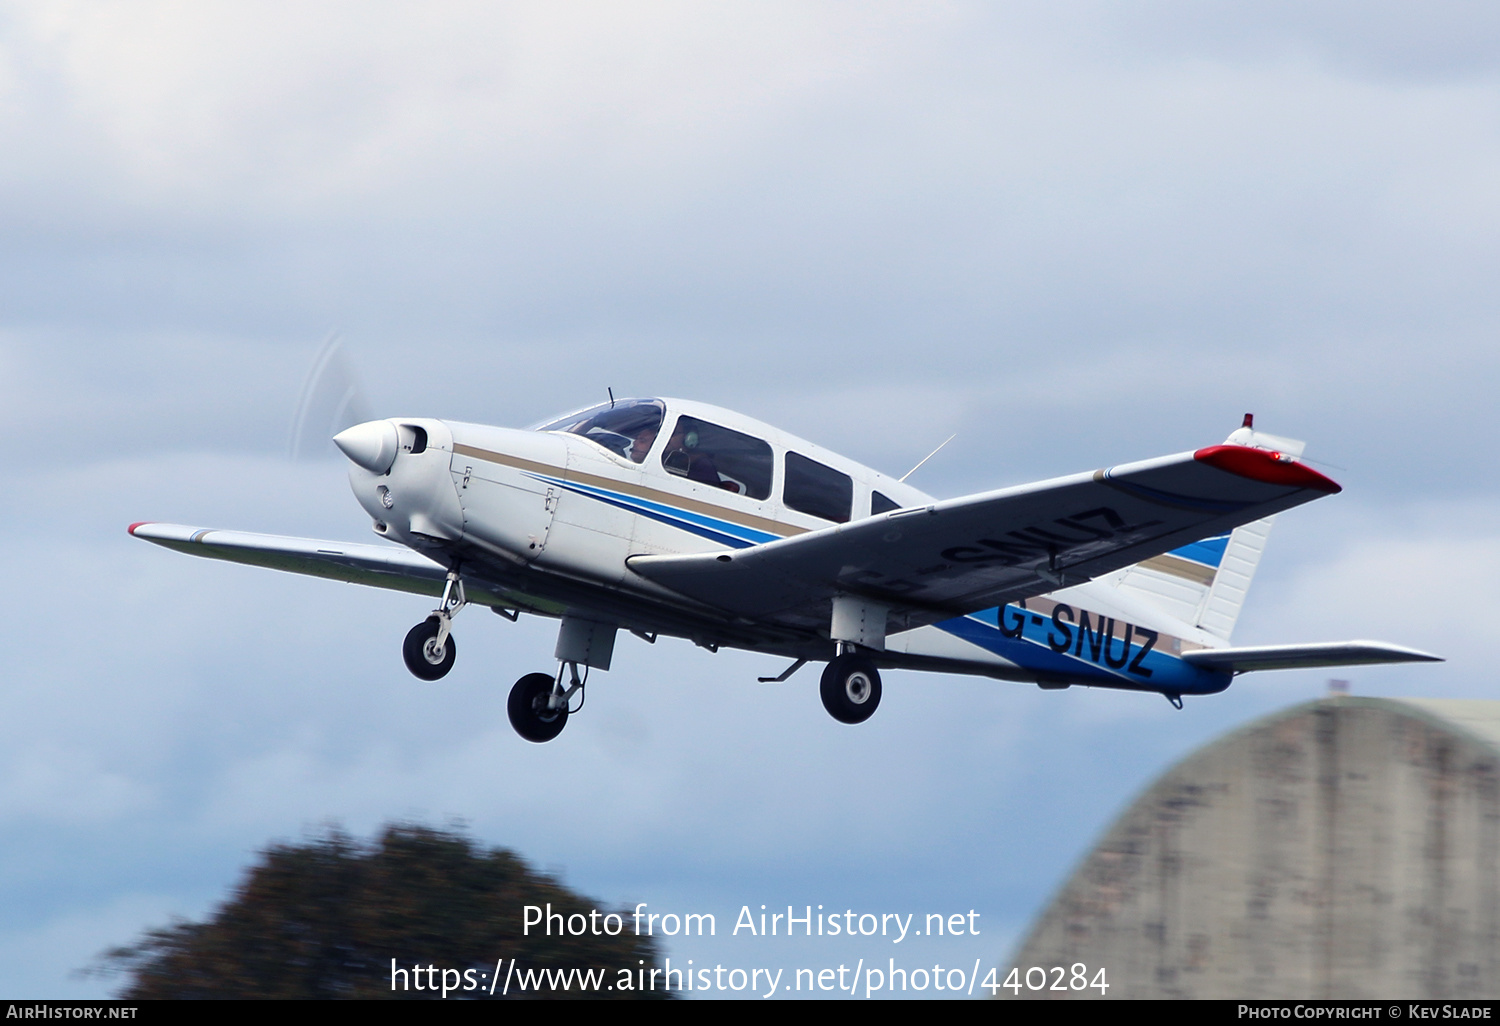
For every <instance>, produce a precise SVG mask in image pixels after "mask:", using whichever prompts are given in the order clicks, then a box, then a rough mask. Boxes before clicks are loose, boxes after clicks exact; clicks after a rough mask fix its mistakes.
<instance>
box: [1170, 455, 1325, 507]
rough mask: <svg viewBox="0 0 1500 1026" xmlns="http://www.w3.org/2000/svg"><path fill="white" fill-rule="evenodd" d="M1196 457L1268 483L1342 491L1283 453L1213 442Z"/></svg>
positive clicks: (1220, 467) (1233, 472)
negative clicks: (1214, 443)
mask: <svg viewBox="0 0 1500 1026" xmlns="http://www.w3.org/2000/svg"><path fill="white" fill-rule="evenodd" d="M1193 458H1194V459H1195V460H1197V461H1198V462H1200V463H1207V464H1208V465H1209V466H1210V467H1217V468H1218V469H1220V470H1223V471H1226V472H1228V473H1230V474H1236V475H1238V476H1240V477H1248V478H1249V479H1250V480H1252V481H1264V482H1265V483H1266V484H1275V485H1289V486H1291V487H1293V488H1312V489H1314V490H1316V491H1320V492H1328V493H1329V494H1330V495H1336V494H1338V493H1339V492H1341V491H1343V489H1342V488H1340V487H1339V486H1338V484H1337V483H1335V482H1334V481H1332V480H1330V479H1329V478H1327V477H1324V476H1323V475H1322V474H1320V473H1318V472H1317V471H1316V470H1314V469H1312V468H1311V467H1309V466H1307V465H1306V464H1303V463H1298V462H1297V461H1296V460H1295V459H1293V458H1292V457H1290V456H1287V455H1286V454H1284V453H1279V452H1269V451H1267V450H1265V449H1252V448H1250V447H1249V446H1245V445H1211V446H1209V447H1208V448H1207V449H1199V450H1198V451H1197V452H1195V453H1193Z"/></svg>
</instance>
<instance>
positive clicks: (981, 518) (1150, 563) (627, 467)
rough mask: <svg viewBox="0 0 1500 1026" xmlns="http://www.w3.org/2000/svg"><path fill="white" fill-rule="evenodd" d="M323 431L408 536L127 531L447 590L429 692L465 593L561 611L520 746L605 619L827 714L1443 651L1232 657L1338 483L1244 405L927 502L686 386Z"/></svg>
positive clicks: (449, 652) (514, 696)
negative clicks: (730, 653)
mask: <svg viewBox="0 0 1500 1026" xmlns="http://www.w3.org/2000/svg"><path fill="white" fill-rule="evenodd" d="M334 442H335V444H336V445H337V446H338V447H339V449H341V450H342V451H343V453H344V455H346V456H347V457H348V458H349V461H350V464H351V466H350V468H349V482H350V485H351V486H352V487H353V490H354V494H355V496H356V497H357V498H358V500H359V503H360V505H361V506H363V507H364V509H365V511H366V512H367V513H368V514H369V515H370V517H371V519H372V520H373V521H374V524H373V526H374V530H375V533H376V534H377V535H379V536H380V537H382V538H384V539H387V540H389V541H394V542H399V543H400V545H395V546H393V545H381V544H374V545H371V544H350V543H345V542H332V541H319V540H316V539H310V538H289V537H281V536H276V535H265V534H248V533H243V532H239V531H218V530H207V529H201V528H196V527H186V526H182V525H179V524H164V523H151V522H144V523H136V524H132V525H131V526H130V533H131V534H132V535H134V536H135V537H137V538H143V539H145V540H147V541H151V542H155V543H156V544H158V545H164V546H166V547H167V548H171V549H176V550H177V551H179V552H186V553H189V554H192V555H197V556H207V557H210V558H214V559H226V560H230V561H232V562H237V563H249V564H251V565H255V566H264V567H271V568H274V569H277V570H287V571H291V572H293V573H301V574H310V575H312V576H316V577H327V578H332V579H334V580H340V581H349V582H353V583H357V584H368V585H373V586H375V587H380V588H390V589H393V590H397V591H407V592H413V593H416V594H423V595H431V596H437V597H438V606H437V608H436V609H435V610H433V612H432V613H431V615H429V616H428V617H427V618H426V619H425V620H423V621H422V622H421V623H419V624H417V625H416V626H415V627H413V628H412V629H411V631H410V633H408V634H407V636H406V641H405V644H404V645H403V655H404V657H405V660H406V665H407V667H408V668H409V669H410V670H411V672H412V673H413V674H415V675H416V676H417V677H419V678H421V679H423V680H429V681H430V680H436V679H438V678H440V677H442V676H443V675H445V674H446V673H447V672H448V671H449V670H450V669H452V667H453V663H454V658H455V655H456V651H457V648H456V645H455V643H454V639H453V633H452V625H453V618H454V617H455V616H456V615H457V614H458V612H459V611H460V610H462V609H463V608H465V607H466V606H469V605H482V606H488V607H490V609H491V610H492V611H494V612H496V613H499V614H500V615H502V616H505V617H507V618H508V619H511V620H515V619H516V618H517V617H518V616H519V615H520V614H521V613H533V614H537V615H541V616H549V617H554V618H557V619H558V620H560V621H561V626H560V629H559V631H558V638H557V647H556V651H555V658H556V659H557V662H558V669H557V671H556V672H555V673H531V674H527V675H526V676H523V677H522V678H521V679H520V680H518V681H517V682H516V683H515V685H514V686H513V687H512V689H511V692H510V696H509V701H508V703H507V711H508V713H509V717H510V721H511V724H512V726H514V727H515V729H516V731H517V733H519V734H520V735H521V736H522V737H523V738H525V739H526V740H528V741H537V742H540V741H549V740H551V739H552V738H554V737H556V736H557V735H558V733H559V732H561V730H562V729H563V726H564V725H565V724H566V723H567V720H568V715H569V712H570V710H571V711H576V708H575V707H573V699H574V696H575V695H576V696H578V699H579V701H580V702H581V701H582V694H581V692H582V689H583V687H584V684H585V683H586V682H587V679H588V673H589V670H590V668H592V669H594V670H608V669H609V666H610V661H611V658H612V656H613V652H614V642H615V637H616V634H617V633H618V631H619V630H620V629H622V628H623V629H625V630H627V631H629V632H630V633H632V634H634V635H636V636H638V637H640V638H642V639H644V640H646V641H648V642H653V643H654V642H655V641H656V639H657V637H658V636H660V635H666V636H669V637H680V638H687V639H690V640H691V641H693V642H694V643H696V644H698V645H700V646H702V647H704V648H706V649H708V650H710V651H717V650H718V649H719V648H720V647H723V646H729V647H732V648H741V649H748V650H751V651H755V652H764V653H766V654H769V655H776V656H781V657H783V658H788V659H791V660H792V663H791V665H790V666H788V667H787V668H786V669H785V670H784V671H783V672H782V673H781V674H780V675H779V676H776V677H762V678H761V680H763V681H773V680H774V681H784V680H786V679H787V678H789V677H790V676H791V675H792V674H793V673H794V672H796V671H797V670H798V669H800V668H801V667H802V666H803V665H805V664H806V663H808V662H810V661H817V662H826V663H827V666H826V668H825V669H824V671H823V677H822V685H821V695H822V699H823V705H824V706H825V707H826V708H827V710H828V712H829V713H830V714H831V715H832V716H833V717H834V718H835V719H836V720H839V721H841V722H843V723H860V722H862V721H864V720H866V719H868V718H869V717H870V715H871V714H872V713H873V712H874V711H875V709H876V707H877V706H878V705H879V704H880V696H881V678H880V671H881V670H882V669H892V668H903V669H920V670H936V671H943V672H948V673H963V674H978V675H983V676H988V677H994V678H998V679H1001V680H1011V681H1022V682H1029V683H1035V684H1037V685H1039V686H1041V687H1043V688H1066V687H1069V686H1071V685H1073V684H1082V685H1088V686H1093V687H1109V688H1123V689H1127V690H1132V691H1154V692H1157V693H1159V694H1161V695H1164V696H1166V698H1167V699H1169V700H1170V701H1171V702H1172V704H1173V705H1175V706H1177V707H1178V708H1181V707H1182V696H1184V695H1206V694H1212V693H1214V692H1218V691H1223V690H1224V689H1225V688H1227V687H1228V686H1229V683H1230V681H1231V680H1232V679H1233V677H1234V676H1235V675H1236V674H1239V673H1243V672H1246V671H1249V670H1270V669H1283V668H1290V667H1306V666H1343V665H1355V664H1365V663H1388V662H1409V661H1434V660H1437V657H1436V656H1432V655H1428V654H1427V653H1425V652H1419V651H1416V650H1415V649H1410V648H1404V647H1400V646H1396V645H1389V644H1383V643H1377V642H1368V641H1351V642H1339V643H1325V644H1312V645H1271V646H1257V647H1249V648H1235V647H1232V646H1230V644H1229V638H1230V633H1231V631H1232V630H1233V628H1234V624H1235V620H1236V618H1237V617H1238V615H1239V611H1240V607H1241V605H1242V603H1243V602H1244V599H1245V592H1246V589H1247V588H1248V587H1249V584H1250V579H1251V576H1252V574H1253V573H1254V571H1255V566H1256V563H1257V562H1258V561H1259V559H1260V556H1261V552H1262V550H1263V548H1264V546H1265V542H1266V536H1267V532H1268V531H1269V529H1270V523H1271V520H1270V518H1271V517H1272V516H1273V515H1275V514H1276V513H1279V512H1280V511H1282V510H1285V509H1290V508H1291V507H1293V506H1297V505H1300V504H1302V503H1304V502H1308V501H1311V500H1312V499H1317V498H1320V497H1322V496H1325V495H1330V494H1333V493H1335V492H1338V491H1339V490H1340V488H1339V486H1338V485H1337V484H1335V483H1334V482H1333V481H1331V480H1329V479H1328V478H1327V477H1325V476H1323V474H1321V473H1319V472H1318V471H1316V470H1314V469H1312V468H1311V467H1309V466H1307V465H1306V464H1305V463H1303V462H1302V461H1301V460H1300V459H1299V457H1300V456H1301V453H1302V443H1300V442H1294V441H1291V440H1290V439H1284V438H1277V437H1275V436H1272V435H1267V434H1263V433H1260V432H1258V431H1256V430H1255V428H1254V424H1253V420H1252V418H1251V417H1250V416H1249V415H1248V414H1247V415H1246V417H1245V420H1244V424H1243V426H1241V427H1240V428H1239V429H1238V430H1236V431H1235V432H1234V433H1233V434H1231V435H1230V436H1229V438H1228V439H1227V440H1226V441H1225V442H1224V444H1222V445H1211V446H1208V447H1206V448H1202V449H1198V450H1196V451H1193V452H1185V453H1180V454H1178V455H1175V456H1163V457H1161V458H1159V459H1151V460H1143V461H1141V462H1138V463H1126V464H1121V465H1119V466H1114V467H1109V468H1106V469H1103V470H1095V471H1091V472H1087V473H1082V474H1075V475H1073V476H1070V477H1059V478H1054V479H1052V480H1049V481H1042V482H1039V483H1036V484H1028V485H1021V486H1017V487H1011V488H1001V489H998V490H996V491H989V492H981V493H979V494H977V495H968V496H964V497H962V498H957V499H945V500H938V499H935V498H933V497H932V496H930V495H926V494H924V493H923V492H921V491H919V490H918V489H916V488H914V487H912V486H911V485H909V484H907V483H905V481H904V480H898V479H896V478H893V477H888V476H886V475H885V474H882V473H880V472H878V471H875V470H871V469H870V468H868V467H864V466H861V465H860V464H858V463H855V462H854V461H853V460H849V459H845V458H843V457H841V456H838V455H836V454H835V453H832V452H829V451H827V450H825V449H822V448H820V447H819V446H816V445H813V444H811V443H810V442H805V441H803V440H802V439H800V438H795V437H793V436H791V435H789V434H786V433H785V432H782V431H778V430H776V429H775V428H773V427H771V426H770V425H767V424H762V423H760V422H758V421H755V420H751V419H750V418H748V417H744V416H741V415H739V414H736V413H732V412H730V411H728V410H723V409H719V408H717V407H713V406H708V405H705V404H703V403H696V402H688V401H684V400H679V399H621V400H618V401H613V400H612V401H610V402H608V403H603V404H600V405H598V406H592V407H589V408H587V409H583V410H579V411H578V412H576V413H570V414H568V415H567V416H565V417H560V418H558V419H557V420H554V421H551V422H549V423H546V424H543V425H541V426H540V427H537V428H534V429H529V430H517V429H511V428H499V427H485V426H481V425H477V424H464V423H458V422H454V421H444V420H433V419H428V418H421V417H411V418H402V417H397V418H392V419H390V420H373V421H369V422H367V423H363V424H358V425H356V426H354V427H351V428H348V429H347V430H345V431H342V432H340V433H339V434H338V435H337V436H335V438H334ZM580 667H581V668H582V670H581V672H580Z"/></svg>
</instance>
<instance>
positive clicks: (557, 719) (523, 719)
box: [505, 663, 588, 744]
mask: <svg viewBox="0 0 1500 1026" xmlns="http://www.w3.org/2000/svg"><path fill="white" fill-rule="evenodd" d="M564 670H567V671H569V673H570V674H571V680H570V681H569V685H568V687H567V688H564V687H563V686H562V675H563V671H564ZM587 679H588V671H587V669H585V670H584V678H583V680H579V678H578V664H577V663H566V664H564V665H563V666H561V667H559V668H558V671H557V676H556V677H552V676H549V675H548V674H545V673H528V674H527V675H526V676H524V677H522V678H521V679H520V680H518V681H516V683H515V685H514V686H512V687H511V689H510V698H509V699H508V700H507V701H506V703H505V712H506V715H507V716H509V717H510V725H511V726H512V727H514V728H515V730H516V733H517V734H520V735H521V736H522V737H523V738H525V739H526V740H527V741H534V742H536V743H537V744H541V743H542V742H544V741H551V740H552V739H553V738H555V737H556V736H557V735H559V734H561V733H562V729H563V728H564V727H566V726H567V725H568V713H569V709H568V703H569V702H571V701H572V699H573V695H574V694H575V693H577V692H579V691H582V690H583V685H584V681H586V680H587ZM578 708H579V709H582V708H583V705H582V703H580V704H579V706H578ZM572 711H573V712H577V710H576V709H575V710H572Z"/></svg>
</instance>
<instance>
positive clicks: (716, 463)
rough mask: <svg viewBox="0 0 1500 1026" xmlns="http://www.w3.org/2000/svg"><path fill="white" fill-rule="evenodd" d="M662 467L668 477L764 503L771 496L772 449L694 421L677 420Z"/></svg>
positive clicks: (740, 435)
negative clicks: (671, 476) (673, 476)
mask: <svg viewBox="0 0 1500 1026" xmlns="http://www.w3.org/2000/svg"><path fill="white" fill-rule="evenodd" d="M661 465H662V466H663V467H664V468H666V471H667V473H669V474H676V475H677V476H678V477H685V478H687V479H688V480H689V481H697V482H698V483H700V484H706V485H711V486H713V487H715V488H722V489H724V490H725V491H726V492H734V493H735V494H736V495H747V496H749V497H750V498H752V499H764V498H766V497H768V496H769V495H770V494H771V447H770V446H769V445H767V444H766V443H765V442H763V441H761V440H760V439H759V438H753V437H751V436H750V435H746V434H741V433H740V432H738V431H731V430H730V429H729V428H725V427H719V425H717V424H710V423H709V422H708V421H706V420H699V419H698V418H697V417H678V418H677V426H676V427H675V428H673V429H672V434H671V437H669V438H668V439H667V445H666V448H664V449H662V451H661Z"/></svg>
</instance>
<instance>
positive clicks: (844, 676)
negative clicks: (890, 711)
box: [818, 653, 880, 723]
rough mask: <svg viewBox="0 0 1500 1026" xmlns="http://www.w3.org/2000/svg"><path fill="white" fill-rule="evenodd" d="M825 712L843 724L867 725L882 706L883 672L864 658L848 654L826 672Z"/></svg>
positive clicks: (823, 686)
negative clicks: (881, 677) (866, 722)
mask: <svg viewBox="0 0 1500 1026" xmlns="http://www.w3.org/2000/svg"><path fill="white" fill-rule="evenodd" d="M818 690H819V693H820V694H821V695H822V696H823V708H825V709H827V710H828V715H830V716H832V717H833V718H834V719H836V720H838V721H839V722H840V723H863V722H864V721H865V720H868V719H869V718H870V717H871V716H873V715H874V714H875V710H876V709H877V708H879V706H880V671H879V670H877V669H875V664H874V663H872V662H870V661H869V660H868V659H866V658H865V657H863V656H861V655H856V654H854V653H847V654H845V655H841V656H839V657H837V658H836V659H834V660H833V661H832V662H830V663H829V664H828V666H827V667H826V668H825V669H824V670H823V683H822V685H821V686H820V687H819V689H818Z"/></svg>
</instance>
